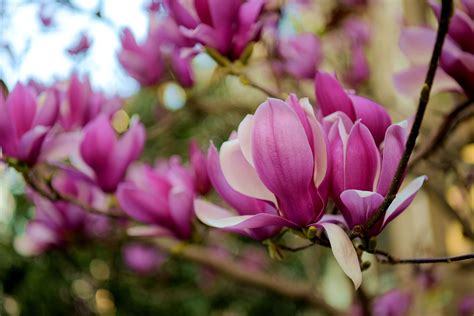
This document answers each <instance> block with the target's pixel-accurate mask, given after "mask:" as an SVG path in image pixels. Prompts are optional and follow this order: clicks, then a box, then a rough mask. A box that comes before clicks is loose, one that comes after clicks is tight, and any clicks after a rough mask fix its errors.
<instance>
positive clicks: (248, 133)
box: [195, 95, 361, 287]
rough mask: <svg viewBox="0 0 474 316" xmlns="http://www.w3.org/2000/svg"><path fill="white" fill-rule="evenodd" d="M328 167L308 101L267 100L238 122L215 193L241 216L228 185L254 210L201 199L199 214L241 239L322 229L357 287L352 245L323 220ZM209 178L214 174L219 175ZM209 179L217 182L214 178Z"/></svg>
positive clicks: (222, 157) (224, 149) (358, 278)
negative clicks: (261, 233) (263, 232)
mask: <svg viewBox="0 0 474 316" xmlns="http://www.w3.org/2000/svg"><path fill="white" fill-rule="evenodd" d="M211 150H212V149H211ZM211 155H212V151H211ZM328 164H329V160H328V153H327V147H326V138H325V134H324V131H323V128H322V126H321V125H320V124H319V122H318V121H317V120H316V117H315V116H314V113H313V110H312V108H311V106H310V104H309V103H308V102H307V101H306V100H303V101H302V102H300V101H299V100H298V99H297V98H296V96H295V95H291V96H290V97H289V99H288V100H287V102H284V101H282V100H278V99H268V100H267V101H265V102H264V103H262V104H261V105H260V106H259V107H258V109H257V111H256V112H255V115H248V116H247V117H246V118H245V119H244V120H243V121H242V122H241V123H240V125H239V129H238V132H237V137H236V138H234V139H230V140H229V141H227V142H225V143H224V144H223V145H222V147H221V150H220V166H221V168H222V174H223V178H225V179H222V178H221V179H218V180H220V183H218V185H217V186H216V189H217V190H218V191H221V192H220V193H221V194H222V193H223V194H222V195H224V198H225V199H226V200H228V201H229V202H230V204H234V206H236V208H237V209H240V213H241V214H242V213H243V212H242V211H243V208H241V206H240V205H238V203H241V202H237V203H236V202H234V201H232V200H233V199H236V198H238V196H236V195H235V194H234V191H230V190H228V188H227V187H226V184H228V185H229V186H230V187H231V188H232V189H233V190H235V191H236V192H238V193H239V194H241V195H244V196H246V197H248V199H247V200H246V201H245V203H246V204H248V206H249V207H250V206H252V205H253V206H254V207H255V208H254V209H248V210H246V213H243V214H245V215H238V216H236V215H235V214H234V213H233V212H231V211H228V210H225V209H223V208H221V207H219V206H217V205H213V204H211V203H209V202H206V201H204V200H200V199H197V200H195V209H196V215H197V216H198V218H199V219H200V220H201V221H202V222H204V223H206V224H208V225H210V226H214V227H218V228H225V229H227V230H232V231H234V232H239V233H241V234H243V235H252V234H255V233H256V231H255V229H260V228H282V227H290V228H295V229H298V228H304V227H308V226H318V227H321V228H324V229H325V231H326V233H327V235H328V238H329V240H330V242H331V245H332V249H333V253H334V255H335V257H336V259H337V260H338V262H339V264H340V265H341V267H342V269H343V270H344V272H346V274H348V276H349V277H351V278H352V280H353V281H354V284H355V285H356V287H358V286H359V284H360V281H361V274H360V267H359V263H358V259H357V255H356V253H355V250H354V248H353V246H352V243H351V242H350V240H349V238H348V237H347V235H346V233H345V232H344V231H343V230H342V228H340V227H339V226H338V225H336V224H334V223H332V221H331V219H332V218H331V219H328V220H326V219H324V218H323V214H324V209H325V206H326V202H327V186H328V180H329V178H328V175H329V172H328V170H329V165H328ZM213 165H214V166H216V163H215V162H214V163H212V162H211V164H210V167H211V168H212V166H213ZM211 168H210V169H211ZM217 171H219V170H217ZM210 174H211V175H212V174H214V176H215V175H216V174H215V171H214V172H210ZM217 176H219V174H218V173H217ZM223 180H225V181H223ZM211 181H213V182H214V183H217V181H216V180H215V179H214V180H213V176H211ZM225 196H227V198H226V197H225ZM242 205H243V203H242ZM256 237H257V238H258V237H259V235H256Z"/></svg>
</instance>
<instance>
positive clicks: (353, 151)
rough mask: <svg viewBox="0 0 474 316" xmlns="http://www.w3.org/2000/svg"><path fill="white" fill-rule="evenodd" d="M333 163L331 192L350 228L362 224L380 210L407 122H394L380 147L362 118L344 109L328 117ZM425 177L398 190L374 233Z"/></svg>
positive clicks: (400, 209) (400, 208)
mask: <svg viewBox="0 0 474 316" xmlns="http://www.w3.org/2000/svg"><path fill="white" fill-rule="evenodd" d="M325 120H326V124H328V122H332V123H330V124H332V125H331V126H330V127H329V129H328V139H329V148H330V149H329V152H330V160H331V162H332V167H331V173H332V174H331V190H330V191H331V196H332V198H333V199H334V201H335V202H336V205H337V206H338V207H339V209H340V211H341V213H342V215H343V216H344V218H345V220H346V221H347V224H348V226H349V228H351V229H352V228H353V227H354V226H356V225H362V224H365V223H366V222H367V220H368V219H369V218H370V217H371V216H372V215H373V214H374V213H375V212H376V211H377V209H378V207H379V206H380V205H381V204H382V201H383V200H384V196H385V195H386V194H387V193H388V190H389V187H390V183H391V181H392V179H393V177H394V175H395V172H396V169H397V167H398V163H399V161H400V158H401V157H402V154H403V152H404V149H405V143H406V139H407V136H408V127H409V126H408V122H407V121H403V122H400V123H398V124H393V125H391V126H390V127H389V128H388V129H387V131H386V134H385V138H384V142H383V150H382V151H380V150H379V149H378V147H377V143H376V142H375V137H374V136H373V135H372V134H371V133H370V130H369V128H368V127H367V126H365V125H364V123H363V121H361V120H358V121H356V122H355V123H352V122H351V120H350V119H349V118H348V117H347V116H346V115H345V114H344V113H341V112H337V113H334V114H333V115H331V116H329V117H326V118H325ZM425 180H426V177H425V176H421V177H418V178H416V179H415V180H414V181H413V182H411V183H410V184H409V185H408V186H407V187H406V188H405V189H404V190H402V191H401V192H399V193H398V194H397V196H396V198H395V199H394V200H393V202H392V203H391V205H390V206H389V208H388V210H387V212H386V214H385V217H384V218H383V219H381V220H379V222H377V223H376V225H375V226H374V227H372V229H371V230H370V232H369V234H370V235H372V236H376V235H378V234H379V233H380V232H381V231H382V230H383V228H384V227H385V226H386V225H387V224H388V223H389V222H390V221H392V220H393V219H394V218H395V217H397V216H398V215H399V214H401V212H403V211H404V210H405V209H406V208H407V207H408V205H409V204H410V203H411V202H412V200H413V199H414V198H415V195H416V193H417V192H418V190H419V189H420V188H421V186H422V185H423V182H424V181H425Z"/></svg>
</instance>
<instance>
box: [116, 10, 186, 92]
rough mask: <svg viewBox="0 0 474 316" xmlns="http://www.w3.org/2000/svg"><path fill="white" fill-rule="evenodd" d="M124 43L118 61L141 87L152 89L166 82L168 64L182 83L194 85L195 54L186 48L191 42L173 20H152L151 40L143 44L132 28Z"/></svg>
mask: <svg viewBox="0 0 474 316" xmlns="http://www.w3.org/2000/svg"><path fill="white" fill-rule="evenodd" d="M121 40H122V50H121V51H120V52H119V53H118V59H119V62H120V64H122V66H123V67H124V69H125V70H126V71H127V73H128V74H129V75H130V76H131V77H132V78H134V79H135V80H137V81H138V82H139V83H140V84H141V85H144V86H150V85H154V84H157V83H159V82H161V81H163V80H164V79H165V78H164V77H165V71H166V64H167V63H169V64H170V65H171V68H172V70H173V73H174V74H175V75H176V77H177V79H178V81H179V82H180V84H181V85H183V86H184V87H190V86H192V84H193V81H194V80H193V72H192V67H191V60H192V58H193V57H194V55H195V52H194V51H193V50H190V49H186V47H188V46H190V45H191V43H190V42H189V40H188V39H186V38H184V37H183V35H182V34H181V33H180V32H179V30H178V27H177V25H176V24H175V22H174V21H173V20H171V19H161V20H153V19H152V20H151V25H150V29H149V32H148V37H147V38H146V40H145V41H144V42H143V43H142V44H140V45H139V44H138V43H137V42H136V40H135V37H134V36H133V34H132V33H131V31H130V30H129V29H125V30H124V31H123V32H122V36H121ZM183 47H184V48H183Z"/></svg>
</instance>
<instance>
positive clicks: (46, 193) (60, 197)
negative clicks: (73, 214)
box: [21, 170, 127, 219]
mask: <svg viewBox="0 0 474 316" xmlns="http://www.w3.org/2000/svg"><path fill="white" fill-rule="evenodd" d="M21 173H22V175H23V178H24V179H25V182H26V183H27V184H28V185H29V186H30V188H32V189H33V190H34V191H35V192H36V193H38V194H39V195H41V196H42V197H44V198H46V199H48V200H49V201H51V202H58V201H63V202H67V203H70V204H73V205H76V206H79V207H80V208H82V209H83V210H84V211H86V212H89V213H93V214H97V215H101V216H105V217H110V218H113V219H127V217H125V216H124V215H122V214H117V213H112V212H107V211H102V210H99V209H96V208H94V207H92V206H90V205H89V204H87V203H84V202H82V201H81V200H79V199H77V198H75V197H73V196H70V195H66V194H63V193H61V192H59V191H58V190H56V189H55V188H54V187H53V186H48V188H49V190H48V189H46V188H44V187H43V186H42V184H39V183H38V182H37V181H36V180H35V178H34V176H33V174H32V173H31V170H28V171H22V172H21Z"/></svg>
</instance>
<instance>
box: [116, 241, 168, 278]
mask: <svg viewBox="0 0 474 316" xmlns="http://www.w3.org/2000/svg"><path fill="white" fill-rule="evenodd" d="M122 254H123V260H124V262H125V264H126V265H127V267H128V268H129V269H130V270H132V271H134V272H136V273H139V274H142V275H148V274H151V273H153V272H154V271H156V269H157V268H158V267H159V266H160V265H161V264H162V263H163V262H164V261H165V260H166V256H165V255H164V254H163V253H161V252H159V251H158V250H157V249H156V248H154V247H152V246H148V245H145V244H140V243H129V244H127V245H125V246H124V247H123V250H122Z"/></svg>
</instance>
